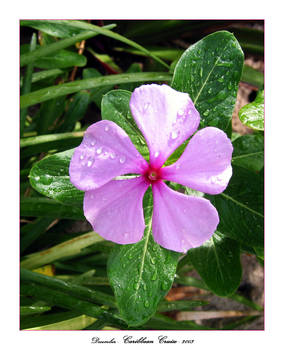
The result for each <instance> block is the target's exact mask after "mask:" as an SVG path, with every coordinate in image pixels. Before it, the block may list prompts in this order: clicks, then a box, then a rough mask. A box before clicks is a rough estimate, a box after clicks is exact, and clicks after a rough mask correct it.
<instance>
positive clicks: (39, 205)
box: [20, 197, 85, 220]
mask: <svg viewBox="0 0 284 350" xmlns="http://www.w3.org/2000/svg"><path fill="white" fill-rule="evenodd" d="M20 209H21V210H20V214H21V216H26V217H49V218H57V219H71V220H84V219H85V217H84V214H83V211H82V209H80V208H77V207H72V206H69V205H63V204H61V203H59V202H57V201H55V200H53V199H48V198H42V197H27V198H23V199H21V201H20Z"/></svg>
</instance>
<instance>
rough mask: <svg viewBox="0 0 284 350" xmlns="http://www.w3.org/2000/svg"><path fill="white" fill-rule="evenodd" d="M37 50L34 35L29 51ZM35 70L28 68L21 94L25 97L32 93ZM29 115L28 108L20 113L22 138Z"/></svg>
mask: <svg viewBox="0 0 284 350" xmlns="http://www.w3.org/2000/svg"><path fill="white" fill-rule="evenodd" d="M35 48H36V34H35V33H34V34H33V36H32V39H31V43H30V48H29V51H30V52H33V51H34V50H35ZM33 69H34V65H33V64H32V63H30V64H29V65H28V66H27V69H26V72H25V77H24V81H23V88H22V90H21V94H23V95H24V94H28V93H29V92H30V91H31V85H32V73H33ZM27 114H28V109H27V108H24V109H22V110H21V111H20V136H22V135H23V132H24V128H25V122H26V117H27Z"/></svg>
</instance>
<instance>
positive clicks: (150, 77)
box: [21, 72, 172, 108]
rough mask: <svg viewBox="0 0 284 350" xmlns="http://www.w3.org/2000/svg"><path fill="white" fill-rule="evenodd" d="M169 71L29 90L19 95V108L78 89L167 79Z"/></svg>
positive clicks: (115, 76)
mask: <svg viewBox="0 0 284 350" xmlns="http://www.w3.org/2000/svg"><path fill="white" fill-rule="evenodd" d="M171 77H172V76H171V74H169V73H158V72H147V73H144V72H143V73H128V74H114V75H109V76H103V77H99V78H91V79H83V80H76V81H71V82H69V83H65V84H60V85H56V86H50V87H48V88H44V89H41V90H38V91H34V92H31V93H29V94H26V95H24V96H22V97H21V108H25V107H29V106H32V105H34V104H37V103H41V102H44V101H48V100H51V99H53V98H56V97H59V96H65V95H69V94H73V93H74V92H78V91H80V90H85V89H92V88H98V87H102V86H110V85H111V86H113V85H116V84H123V83H134V82H145V81H169V80H170V79H171Z"/></svg>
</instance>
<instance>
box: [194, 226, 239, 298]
mask: <svg viewBox="0 0 284 350" xmlns="http://www.w3.org/2000/svg"><path fill="white" fill-rule="evenodd" d="M188 255H189V258H190V261H191V263H192V264H193V266H194V267H195V269H196V270H197V272H198V273H199V275H200V276H201V278H202V279H203V281H204V282H205V283H206V285H207V287H208V288H209V289H210V290H211V291H212V292H214V293H215V294H216V295H219V296H227V295H230V294H232V293H233V292H234V291H235V290H236V289H237V288H238V286H239V284H240V281H241V276H242V267H241V263H240V245H239V243H238V242H236V241H234V240H232V239H230V238H227V237H225V236H224V235H222V234H220V233H219V232H218V231H216V232H215V234H214V235H213V236H212V237H211V238H210V240H208V241H206V242H205V243H204V244H203V245H202V246H201V247H198V248H193V249H190V250H189V252H188Z"/></svg>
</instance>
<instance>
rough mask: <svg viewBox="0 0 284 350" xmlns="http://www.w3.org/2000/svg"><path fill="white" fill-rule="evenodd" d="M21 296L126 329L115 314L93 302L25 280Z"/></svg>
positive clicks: (22, 283) (22, 282) (22, 281)
mask: <svg viewBox="0 0 284 350" xmlns="http://www.w3.org/2000/svg"><path fill="white" fill-rule="evenodd" d="M21 294H23V295H27V296H31V297H34V298H37V299H38V300H42V301H45V302H47V303H48V304H52V305H56V306H59V307H62V308H64V309H68V310H74V311H78V312H80V313H81V314H85V315H88V316H91V317H95V318H104V319H105V320H106V321H107V322H108V324H109V325H114V326H118V327H125V324H124V322H122V321H121V320H120V319H119V318H118V317H117V316H116V315H115V314H112V313H110V312H109V311H106V310H105V309H103V308H101V307H100V306H98V305H96V304H94V303H92V302H89V301H85V300H82V299H78V298H76V297H74V296H71V295H68V294H67V293H64V292H62V291H59V290H55V289H53V288H48V287H45V286H43V285H40V284H36V283H34V282H30V281H25V280H24V279H23V280H21Z"/></svg>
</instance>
